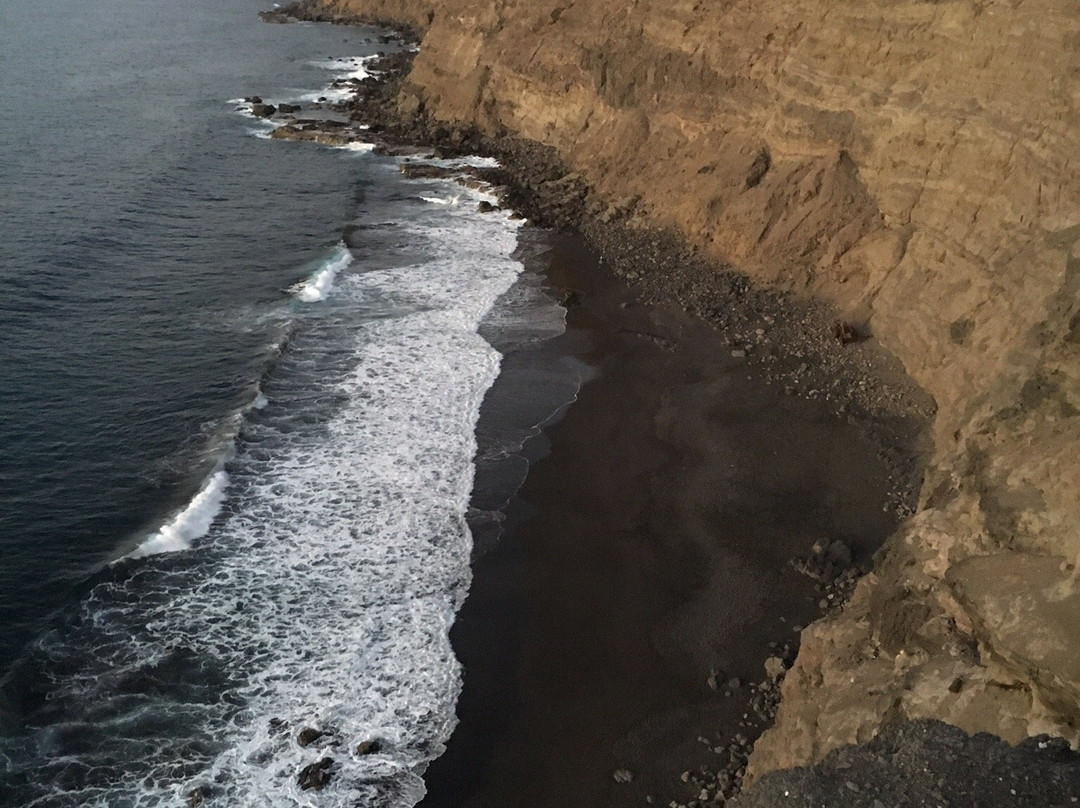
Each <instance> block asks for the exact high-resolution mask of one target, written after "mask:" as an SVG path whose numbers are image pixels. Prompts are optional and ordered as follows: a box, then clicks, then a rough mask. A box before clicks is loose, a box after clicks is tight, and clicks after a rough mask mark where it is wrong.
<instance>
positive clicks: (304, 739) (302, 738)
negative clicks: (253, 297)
mask: <svg viewBox="0 0 1080 808" xmlns="http://www.w3.org/2000/svg"><path fill="white" fill-rule="evenodd" d="M325 734H326V733H325V732H323V731H322V730H318V729H315V728H314V727H304V728H303V729H302V730H300V732H299V734H297V736H296V742H297V743H298V744H300V745H301V746H310V745H311V744H313V743H315V741H317V740H319V738H321V737H322V736H323V735H325Z"/></svg>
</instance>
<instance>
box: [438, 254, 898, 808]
mask: <svg viewBox="0 0 1080 808" xmlns="http://www.w3.org/2000/svg"><path fill="white" fill-rule="evenodd" d="M554 245H555V246H554V248H553V252H552V254H551V266H550V269H549V279H550V282H551V284H552V285H553V286H556V287H561V288H566V289H570V290H574V291H576V292H577V293H578V294H577V295H576V298H577V301H578V303H577V305H573V306H572V307H571V308H570V311H569V315H568V326H569V329H568V332H567V334H565V335H564V336H563V337H561V338H559V339H560V340H561V343H562V345H561V349H562V350H565V351H566V352H568V353H577V354H579V355H581V357H582V358H583V359H585V360H587V361H588V362H589V363H590V364H592V365H593V366H594V367H595V368H596V370H597V372H598V373H597V377H596V378H595V379H594V380H592V381H590V382H589V383H588V384H586V385H585V386H584V387H583V388H582V390H581V392H580V394H579V397H578V400H577V402H576V403H574V404H573V405H572V406H571V407H570V408H569V410H568V412H567V413H566V415H565V417H564V418H563V419H562V420H561V421H560V422H559V423H558V424H556V425H555V426H553V427H551V428H549V429H548V430H547V433H546V436H541V437H540V438H537V439H536V440H535V441H533V442H531V443H530V444H529V445H527V447H526V449H527V451H528V452H531V453H532V454H533V456H534V458H535V457H538V456H540V455H542V454H544V452H545V451H546V448H547V441H548V440H550V447H551V448H550V454H549V455H548V456H546V457H543V459H540V460H539V461H538V462H535V463H534V465H533V466H532V468H531V470H530V472H529V475H528V478H527V480H526V482H525V485H524V488H523V489H522V491H521V492H520V495H519V497H518V499H517V500H515V502H514V503H513V504H512V505H511V506H510V508H509V509H508V517H509V518H508V524H509V525H510V530H508V532H507V534H506V535H504V537H503V539H502V541H501V542H500V543H499V544H498V545H497V546H496V547H494V548H493V549H486V551H483V552H480V553H478V555H477V558H476V559H475V563H474V582H473V586H472V589H471V592H470V595H469V598H468V600H467V602H466V604H465V606H464V608H463V610H462V612H461V613H460V615H459V618H458V621H457V623H456V625H455V626H454V629H453V631H452V635H451V636H452V640H453V642H454V647H455V649H456V651H457V653H458V655H459V657H460V658H461V660H462V662H463V663H464V666H465V689H464V693H463V695H462V698H461V700H460V702H459V705H458V715H459V719H460V725H459V727H458V729H457V731H456V732H455V734H454V736H453V738H452V739H451V741H450V743H449V746H448V749H447V752H446V754H445V755H444V756H443V757H442V758H441V759H439V760H438V761H436V762H435V764H433V765H432V767H431V768H430V769H429V771H428V774H427V777H426V779H427V782H428V788H429V795H428V797H427V798H426V799H425V801H424V802H423V803H422V806H424V808H449V806H454V807H455V808H465V807H466V806H468V807H469V808H473V807H474V806H484V807H485V808H487V807H488V806H490V807H491V808H496V806H498V808H534V807H535V808H554V807H555V806H565V807H566V808H572V807H573V806H581V807H582V808H586V807H588V808H596V807H597V806H616V805H618V806H623V805H627V806H628V805H645V804H647V802H646V797H652V798H653V801H654V803H655V804H658V805H667V803H668V801H669V800H671V799H677V800H679V801H680V802H686V801H688V800H691V799H695V798H696V796H697V793H698V791H699V790H700V788H699V787H695V786H693V785H692V784H689V785H684V784H683V783H682V782H681V780H680V774H681V773H682V772H684V771H686V770H696V769H697V768H698V767H700V766H706V767H709V768H710V769H711V770H713V771H715V770H717V769H719V768H722V767H723V765H724V762H725V760H726V757H725V755H726V752H725V751H724V749H723V748H724V747H726V745H728V744H729V743H730V742H731V740H732V739H733V738H735V737H736V736H737V735H739V734H741V735H743V736H744V737H746V738H748V739H750V740H752V739H753V737H755V736H756V734H757V733H758V732H759V731H760V728H759V723H758V722H754V721H753V720H744V713H745V714H746V715H747V716H748V717H749V719H753V718H754V716H753V713H752V712H751V711H749V708H748V703H749V697H750V695H751V691H750V688H749V687H748V686H747V685H746V684H741V685H740V686H738V687H736V688H734V689H731V690H729V689H728V688H727V683H728V682H729V680H731V679H733V678H735V677H738V678H739V679H740V680H741V682H743V683H747V682H756V681H759V680H761V679H762V678H764V662H765V660H766V659H767V658H768V657H769V656H771V655H774V654H776V653H778V649H780V648H782V647H783V646H784V645H785V644H786V643H793V642H794V641H795V640H796V639H797V633H796V629H797V628H798V627H800V626H802V625H805V624H807V623H808V622H810V621H811V620H812V619H814V618H815V617H816V616H818V615H819V614H820V609H819V606H818V601H819V599H820V597H821V594H820V592H819V591H817V590H816V589H815V585H814V582H813V581H812V580H810V579H809V578H807V577H805V576H803V575H800V574H799V573H797V572H796V571H795V570H794V569H793V568H792V566H791V564H790V561H791V560H792V559H793V558H796V557H803V556H806V555H807V554H808V552H809V550H810V548H811V546H812V545H813V544H814V542H815V541H821V540H826V541H832V540H834V539H838V538H839V539H842V540H844V541H845V542H847V543H848V544H849V546H850V547H851V548H852V550H853V552H854V556H855V562H856V563H859V562H866V561H868V560H869V557H870V555H871V554H872V552H873V551H874V550H875V549H876V548H877V547H878V546H879V545H880V543H881V542H882V541H883V540H884V539H885V537H886V536H887V535H888V534H889V533H890V532H891V531H892V530H893V529H894V527H895V525H896V516H895V515H894V514H893V513H892V512H891V511H889V510H888V509H885V508H883V504H884V503H885V502H886V501H887V500H888V498H889V494H890V480H889V471H888V469H887V467H886V465H885V463H884V462H883V461H882V460H881V459H879V456H878V452H877V450H876V449H875V448H874V447H873V446H872V445H871V444H870V443H869V442H868V441H866V440H865V439H864V438H863V437H862V434H861V432H860V430H859V429H857V428H856V427H855V426H853V425H851V424H849V423H847V422H846V421H843V420H840V419H838V418H837V417H836V416H835V415H833V414H831V412H830V410H829V409H828V408H827V407H826V406H825V405H824V404H823V403H822V402H815V401H808V400H805V399H802V398H798V397H796V396H792V395H786V394H784V392H783V391H782V390H781V389H780V386H779V385H777V384H775V383H773V382H770V380H769V379H768V378H767V376H766V374H765V373H764V371H763V370H762V369H761V366H760V365H754V364H751V363H748V361H747V360H746V359H744V358H741V357H736V356H732V348H731V345H730V344H728V342H727V341H726V340H725V339H724V337H723V335H722V334H721V333H719V332H718V331H716V330H714V329H713V328H711V327H709V326H707V325H706V324H704V323H703V322H702V321H701V320H699V319H698V318H695V317H693V316H691V315H689V314H687V313H686V312H684V311H682V310H681V309H678V308H675V307H663V306H645V305H639V304H636V303H635V302H634V299H633V296H632V295H631V294H630V292H629V291H628V290H627V289H626V288H625V286H624V285H623V284H622V282H621V281H619V280H617V279H616V278H615V277H614V276H613V275H611V274H610V272H608V271H607V270H605V269H604V268H602V267H601V266H599V265H598V263H597V261H596V259H595V257H594V256H593V255H592V254H591V253H590V252H589V251H588V250H587V249H586V248H585V247H584V246H583V245H582V243H581V242H580V240H578V239H576V238H573V237H559V238H556V239H555V240H554ZM710 680H711V681H710ZM714 686H715V689H714ZM728 693H730V695H727V694H728ZM747 725H749V726H747ZM701 739H705V740H706V741H707V742H708V743H707V744H706V743H703V742H702V740H701ZM714 748H715V749H720V750H721V753H720V754H718V753H717V752H715V751H714ZM618 770H625V771H626V772H629V773H630V775H631V776H632V779H631V780H630V781H629V782H619V781H618V780H617V779H616V778H615V777H614V776H613V775H614V773H615V772H616V771H618ZM622 779H625V777H624V778H622Z"/></svg>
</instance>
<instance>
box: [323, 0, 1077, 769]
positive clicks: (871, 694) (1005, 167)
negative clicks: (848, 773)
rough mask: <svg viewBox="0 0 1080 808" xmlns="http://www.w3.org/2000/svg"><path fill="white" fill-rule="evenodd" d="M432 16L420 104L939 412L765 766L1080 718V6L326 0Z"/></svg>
mask: <svg viewBox="0 0 1080 808" xmlns="http://www.w3.org/2000/svg"><path fill="white" fill-rule="evenodd" d="M312 4H314V5H317V6H318V7H319V8H321V13H323V14H324V16H325V17H327V18H334V17H355V16H357V15H359V16H362V17H365V18H367V19H374V20H387V19H393V20H399V21H402V22H405V23H409V24H411V25H414V26H416V27H417V28H418V29H421V30H424V31H425V36H424V40H423V46H422V49H421V52H420V54H419V56H418V57H417V60H416V63H415V66H414V68H413V72H412V74H411V76H410V78H409V80H408V81H407V82H406V84H405V87H404V89H403V91H402V94H401V95H400V97H399V105H400V107H401V109H402V110H403V111H405V112H406V113H409V112H411V111H415V110H419V109H421V108H423V110H424V111H425V112H426V113H427V114H429V115H431V116H433V117H435V118H437V119H441V120H444V121H446V122H448V123H454V124H464V125H475V126H476V127H479V128H480V129H482V130H484V131H487V132H492V133H494V132H510V133H513V134H517V135H521V136H524V137H526V138H531V139H534V140H537V141H540V142H541V143H544V144H548V145H550V146H553V147H554V148H555V149H556V150H557V151H558V153H559V155H560V156H561V157H562V158H563V160H564V161H565V162H566V164H567V165H568V166H570V167H571V169H572V170H573V171H574V172H575V173H576V174H577V175H578V176H579V177H580V179H581V180H582V181H583V182H585V183H587V184H588V185H589V186H591V187H592V188H593V189H595V190H596V191H597V192H598V193H599V194H600V195H601V197H602V198H604V199H606V200H607V202H608V204H609V205H610V206H611V208H612V209H617V210H621V211H632V216H633V219H634V221H640V222H642V223H648V224H654V225H663V226H669V227H672V228H675V229H677V230H678V231H680V232H681V233H683V234H684V235H685V236H686V238H687V239H688V240H689V241H690V242H691V243H693V244H695V245H698V246H699V247H700V248H701V249H703V250H704V251H706V252H707V253H709V254H711V255H713V256H715V257H716V258H718V259H722V260H724V261H728V262H731V263H732V264H733V265H735V266H736V267H738V268H739V269H740V270H742V271H744V272H745V273H747V274H748V275H750V276H751V277H753V278H755V279H757V280H759V281H761V282H764V283H767V284H772V285H776V286H779V287H782V288H786V289H791V290H795V291H798V292H802V293H806V294H810V295H815V296H818V297H821V298H824V299H826V300H828V301H831V302H832V303H834V304H835V305H836V306H837V307H838V308H839V309H840V310H841V311H842V312H843V313H844V316H845V317H846V318H847V319H848V320H850V321H852V322H854V323H856V324H858V325H859V326H860V327H863V328H865V329H867V330H869V331H870V332H872V333H873V334H874V335H875V337H876V338H877V339H879V340H880V341H881V342H882V343H883V344H884V345H885V346H886V347H887V348H888V349H890V350H891V351H892V352H894V353H895V354H896V355H897V356H898V357H899V358H900V359H901V360H902V361H903V363H904V365H905V367H906V368H907V370H908V372H909V373H910V374H911V375H912V376H913V377H914V378H915V379H916V380H917V381H918V382H919V384H921V385H922V386H923V387H924V388H925V389H926V390H927V391H928V392H929V393H930V394H931V395H932V396H933V397H934V399H935V400H936V402H937V405H938V414H937V419H936V424H935V427H934V444H935V448H934V452H933V456H932V458H931V465H930V468H929V471H928V474H927V477H926V481H925V485H924V490H923V493H922V498H921V505H920V509H919V511H918V513H916V514H915V515H914V516H913V517H912V518H911V519H910V520H909V521H908V522H907V524H906V525H905V526H904V528H903V529H902V530H901V531H900V532H899V533H898V534H897V535H895V536H894V537H893V538H892V539H891V540H890V542H889V543H888V544H887V546H886V548H885V549H884V550H883V551H882V553H881V554H880V556H879V558H878V563H877V567H876V569H875V571H874V572H873V573H872V574H871V575H869V576H867V577H866V578H865V579H864V580H863V581H862V582H861V583H860V585H859V587H858V589H857V591H856V593H855V596H854V598H853V599H852V601H851V602H850V604H849V605H848V606H847V608H846V609H845V610H844V611H843V612H842V613H840V614H839V615H837V616H833V617H829V618H827V619H825V620H822V621H820V622H818V623H817V624H815V625H813V626H811V627H810V628H809V629H807V630H806V631H805V633H804V635H803V644H802V650H801V652H800V655H799V658H798V661H797V662H796V664H795V666H794V668H793V669H792V671H791V672H790V673H789V674H788V676H787V678H786V681H785V684H784V688H783V700H782V704H781V708H780V713H779V717H778V720H777V726H776V728H775V729H774V730H773V731H771V732H769V733H767V734H766V735H765V736H764V737H763V738H762V739H761V741H759V743H758V745H757V749H756V751H755V754H754V758H753V760H752V769H753V771H754V772H757V773H761V772H764V771H767V770H771V769H775V768H778V767H785V766H793V765H800V764H807V763H811V762H814V761H818V760H820V759H822V758H823V757H824V756H825V755H826V754H827V753H829V752H830V751H831V750H833V749H836V748H838V747H839V746H841V745H843V744H847V743H852V742H862V741H866V740H869V739H870V738H871V737H873V736H874V735H875V733H876V732H877V731H878V730H879V728H880V727H881V726H882V724H883V722H884V721H886V720H887V719H889V718H891V717H895V716H902V717H907V718H913V719H917V718H939V719H942V720H944V721H946V722H949V723H952V724H955V725H957V726H959V727H961V728H963V729H965V730H968V731H970V732H974V731H989V732H992V733H995V734H997V735H999V736H1001V737H1003V738H1005V739H1006V740H1009V741H1011V742H1017V741H1019V740H1021V739H1023V738H1025V737H1027V736H1029V735H1034V734H1038V733H1043V732H1048V733H1052V734H1055V735H1060V736H1064V737H1066V738H1068V739H1069V740H1070V741H1072V742H1074V743H1075V742H1076V741H1077V739H1078V737H1080V736H1078V732H1080V571H1078V570H1080V568H1078V566H1077V564H1078V561H1080V418H1078V417H1077V416H1078V413H1080V299H1078V290H1080V244H1078V241H1077V240H1078V237H1080V204H1078V203H1080V161H1078V160H1077V158H1076V155H1078V154H1080V115H1078V111H1077V110H1078V104H1080V14H1077V13H1076V8H1075V5H1074V4H1073V3H1071V2H1069V0H981V1H980V0H975V1H974V2H971V1H968V0H963V1H960V0H942V1H940V2H907V1H905V0H851V2H846V3H834V2H826V0H790V1H789V2H784V3H766V2H763V1H762V0H716V2H693V1H692V0H625V1H624V2H612V0H576V2H575V0H529V2H525V0H483V1H481V0H440V1H439V2H436V1H435V0H324V2H322V3H321V4H319V3H314V0H312V2H311V3H309V5H312Z"/></svg>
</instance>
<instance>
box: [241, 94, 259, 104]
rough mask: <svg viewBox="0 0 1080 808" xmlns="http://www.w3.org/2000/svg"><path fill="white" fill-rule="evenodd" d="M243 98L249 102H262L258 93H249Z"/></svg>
mask: <svg viewBox="0 0 1080 808" xmlns="http://www.w3.org/2000/svg"><path fill="white" fill-rule="evenodd" d="M244 100H245V101H246V102H247V103H249V104H261V103H262V102H263V100H262V96H258V95H249V96H248V97H247V98H245V99H244Z"/></svg>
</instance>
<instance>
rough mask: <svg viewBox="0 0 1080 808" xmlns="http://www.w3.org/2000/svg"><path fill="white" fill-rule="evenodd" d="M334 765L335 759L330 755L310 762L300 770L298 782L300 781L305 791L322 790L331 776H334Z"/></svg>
mask: <svg viewBox="0 0 1080 808" xmlns="http://www.w3.org/2000/svg"><path fill="white" fill-rule="evenodd" d="M333 766H334V761H333V759H332V758H328V757H325V758H323V759H322V760H318V761H316V762H315V763H309V764H308V765H307V766H305V767H304V768H302V769H301V770H300V774H299V775H298V776H297V778H296V782H297V783H299V784H300V788H302V789H304V790H305V791H308V790H310V789H314V790H315V791H320V790H322V789H323V788H325V787H326V784H327V783H329V782H330V778H331V777H332V776H333V775H332V773H331V771H330V770H331V769H332V768H333Z"/></svg>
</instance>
